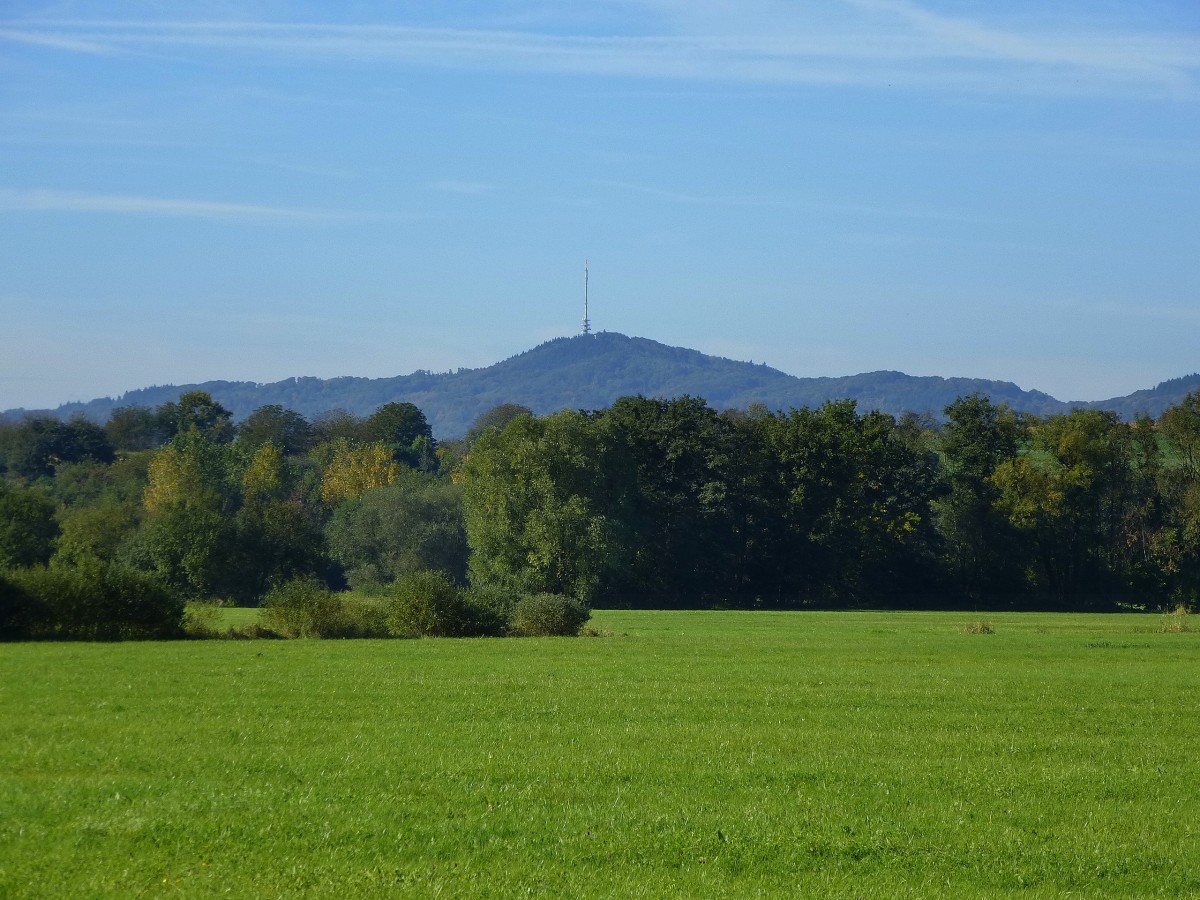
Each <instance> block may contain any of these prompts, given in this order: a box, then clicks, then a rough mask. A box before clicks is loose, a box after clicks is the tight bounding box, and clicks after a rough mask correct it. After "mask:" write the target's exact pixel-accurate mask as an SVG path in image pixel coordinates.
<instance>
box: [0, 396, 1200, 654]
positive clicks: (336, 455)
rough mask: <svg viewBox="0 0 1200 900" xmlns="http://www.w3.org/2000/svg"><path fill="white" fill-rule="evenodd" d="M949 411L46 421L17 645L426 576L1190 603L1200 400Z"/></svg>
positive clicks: (602, 600)
mask: <svg viewBox="0 0 1200 900" xmlns="http://www.w3.org/2000/svg"><path fill="white" fill-rule="evenodd" d="M944 415H945V418H944V421H941V422H935V421H933V420H932V419H930V418H929V417H920V416H916V415H911V414H908V415H904V416H901V417H899V418H895V417H892V416H890V415H887V414H884V413H879V412H867V413H860V412H859V411H858V410H857V408H856V407H855V404H854V403H853V401H840V402H829V403H825V404H823V405H822V406H820V407H817V408H815V409H809V408H803V409H793V410H790V411H788V412H774V411H769V410H767V409H765V408H763V407H752V408H751V409H750V410H748V411H734V410H728V411H724V412H719V411H717V410H715V409H713V408H712V407H710V406H709V405H708V404H707V403H706V402H705V401H703V400H701V399H698V398H694V397H680V398H676V399H671V400H661V399H648V398H645V397H640V396H639V397H625V398H621V399H619V400H617V401H616V402H615V403H613V404H612V405H611V406H609V407H607V408H605V409H600V410H593V411H573V410H565V411H563V412H559V413H555V414H552V415H548V416H542V417H537V416H534V415H532V414H531V413H530V412H529V410H528V409H526V408H524V407H519V406H512V405H506V406H501V407H497V408H496V409H494V410H492V411H490V412H488V413H485V414H484V415H482V416H480V417H479V419H478V420H476V423H475V425H474V426H473V427H472V429H471V430H470V432H468V434H467V435H466V437H465V438H463V439H462V440H458V441H446V442H442V443H441V444H439V443H438V442H437V441H435V440H434V438H433V435H432V432H431V430H430V428H429V425H428V423H427V422H426V420H425V417H424V415H423V414H422V412H421V410H420V409H418V408H417V407H416V406H414V405H413V404H411V403H389V404H386V405H384V406H382V407H380V408H379V409H377V410H376V411H375V412H374V413H373V414H372V415H370V416H367V417H358V416H354V415H351V414H349V413H346V412H343V411H334V412H331V413H328V414H326V415H324V416H321V417H319V418H317V419H315V420H313V421H309V420H308V419H306V418H305V417H304V416H302V415H300V414H298V413H296V412H294V411H291V410H288V409H285V408H283V407H281V406H278V405H272V406H265V407H262V408H260V409H258V410H256V411H255V412H254V413H252V414H251V415H250V416H249V417H247V418H246V419H245V420H244V421H242V422H241V423H237V424H235V423H234V422H233V420H232V416H231V414H230V413H229V411H228V410H226V409H225V408H223V407H222V406H221V405H220V404H219V403H217V402H216V401H214V400H213V398H212V397H211V396H209V395H208V394H206V393H204V392H199V391H193V392H188V393H185V394H183V395H182V396H180V397H179V399H178V400H177V401H171V402H168V403H164V404H162V405H160V406H158V407H156V408H153V409H152V408H148V407H136V406H135V407H125V408H121V409H117V410H115V411H114V412H113V413H112V414H111V416H110V418H109V419H108V421H107V422H106V423H105V424H104V425H103V426H100V425H96V424H94V423H91V422H88V421H86V420H83V419H76V420H72V421H68V422H61V421H58V420H55V419H53V418H50V417H37V416H34V417H30V418H27V419H26V420H24V421H22V422H19V423H13V424H7V425H3V426H0V590H2V591H4V594H3V596H4V597H6V598H8V599H6V600H5V603H6V608H7V610H8V612H6V613H2V614H0V630H4V629H5V628H7V629H8V631H9V632H10V633H17V632H19V630H20V629H19V628H18V627H17V625H14V624H12V623H13V622H14V621H15V620H16V618H19V616H18V615H17V613H15V612H13V610H14V609H15V608H16V605H18V604H17V601H16V600H13V599H12V598H13V597H16V596H17V594H16V593H15V592H17V591H18V589H19V590H21V591H24V592H25V594H29V593H33V594H35V595H36V594H37V593H38V591H42V592H43V593H47V592H51V593H52V592H53V591H55V590H57V591H58V593H59V594H60V595H62V596H67V597H68V598H70V597H74V599H68V600H61V601H60V602H59V606H60V607H61V609H63V610H68V612H63V613H61V615H63V616H68V617H69V616H75V617H76V619H78V621H79V622H82V623H84V624H83V625H78V626H77V627H76V629H75V630H76V632H78V633H80V634H82V635H84V636H88V635H90V636H105V635H106V634H107V635H109V636H112V635H114V634H116V635H117V636H121V635H125V634H128V635H135V634H165V633H166V632H167V631H169V630H170V627H171V622H175V623H176V624H177V621H178V617H179V616H180V615H181V614H182V612H181V611H182V608H183V607H182V604H183V602H184V601H185V600H221V601H224V602H232V603H237V604H241V605H255V604H258V603H261V602H263V600H264V598H266V597H268V596H270V594H271V591H272V590H278V589H280V588H281V586H284V585H288V584H290V583H292V582H295V581H297V580H300V581H304V582H305V583H307V584H310V585H318V586H320V588H321V589H322V590H326V591H329V592H337V591H342V590H344V589H346V588H353V589H355V590H356V592H358V593H363V594H367V595H369V594H370V593H371V592H373V591H383V590H386V589H388V588H389V586H392V585H394V584H395V583H396V582H397V581H398V580H403V579H406V578H411V577H413V576H416V575H418V574H420V573H430V572H433V573H439V576H438V577H439V578H441V579H442V581H443V582H444V583H447V584H451V585H455V586H457V587H458V588H460V589H465V588H467V587H468V586H469V587H470V589H471V590H472V591H474V592H475V593H474V596H475V597H477V598H478V597H491V598H493V600H492V601H491V602H492V607H493V609H495V608H501V609H507V610H509V611H511V609H512V608H513V604H514V603H515V602H516V598H521V597H527V596H542V597H545V596H557V597H566V598H573V600H574V601H577V602H578V603H579V604H582V605H585V606H644V607H670V608H685V607H731V608H777V609H785V608H801V607H848V606H874V607H943V608H972V607H986V608H1014V609H1064V610H1113V609H1120V608H1125V607H1158V606H1167V605H1178V604H1182V605H1191V604H1193V603H1194V602H1195V600H1196V598H1197V594H1198V591H1200V395H1198V394H1189V395H1188V396H1187V397H1186V399H1185V400H1183V401H1182V402H1181V403H1179V404H1177V405H1176V406H1174V407H1171V408H1170V409H1168V410H1167V411H1166V412H1164V413H1163V414H1162V415H1161V416H1159V417H1158V418H1157V419H1156V420H1152V419H1150V418H1148V417H1142V418H1139V419H1137V420H1136V421H1134V422H1133V423H1132V424H1129V423H1125V422H1123V421H1121V420H1120V419H1119V417H1117V416H1116V415H1115V414H1112V413H1106V412H1101V411H1097V410H1074V411H1072V412H1069V413H1066V414H1061V415H1053V416H1048V417H1037V416H1031V415H1024V414H1018V413H1015V412H1013V411H1012V410H1011V409H1009V408H1008V407H1007V406H1005V405H1003V404H1000V405H997V404H994V403H992V402H991V401H990V400H989V399H988V398H987V397H985V396H983V395H980V394H972V395H970V396H966V397H960V398H959V399H958V400H956V401H955V402H954V403H952V404H950V405H949V406H948V407H947V408H946V409H945V411H944ZM5 585H7V587H5ZM14 585H16V587H14ZM56 585H57V587H55V586H56ZM301 593H302V592H301ZM298 595H299V594H297V593H296V592H295V591H294V590H293V592H292V595H291V596H298ZM89 598H91V599H89ZM97 598H99V599H97ZM139 598H141V599H139ZM155 598H157V600H155ZM496 598H501V599H496ZM153 603H158V605H159V606H160V607H161V608H162V610H163V612H162V617H161V618H162V620H163V622H164V623H166V624H163V625H162V628H160V629H159V630H158V631H156V630H155V629H156V628H158V626H157V625H155V624H154V622H150V621H147V622H143V623H142V625H141V626H138V627H131V628H126V629H125V631H123V632H122V631H120V629H118V630H117V631H116V632H114V631H112V629H111V628H110V629H109V631H108V632H106V631H105V625H104V621H105V615H108V614H107V613H99V612H97V610H98V609H101V608H103V609H109V608H112V609H117V610H118V611H119V616H124V617H125V619H122V621H125V620H129V621H134V622H136V621H137V616H138V613H137V610H138V609H148V608H149V607H150V606H151V605H153ZM112 615H118V613H113V614H112ZM5 616H7V620H11V621H9V624H8V625H5V621H7V620H6V619H5ZM109 618H111V615H110V616H109ZM155 621H157V620H155ZM139 628H140V629H141V630H140V631H139V630H138V629H139Z"/></svg>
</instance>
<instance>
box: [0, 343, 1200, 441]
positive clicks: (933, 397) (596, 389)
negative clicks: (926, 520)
mask: <svg viewBox="0 0 1200 900" xmlns="http://www.w3.org/2000/svg"><path fill="white" fill-rule="evenodd" d="M187 390H202V391H208V392H209V393H210V394H212V396H213V397H214V398H215V399H216V400H218V401H219V402H220V403H222V404H224V405H225V406H226V407H227V408H228V409H230V410H231V411H232V412H233V414H234V417H235V418H237V419H241V418H244V417H245V416H247V415H249V414H250V413H251V412H252V411H254V410H255V409H257V408H258V407H260V406H265V405H267V404H271V403H277V404H279V405H281V406H283V407H285V408H288V409H294V410H296V411H297V412H300V413H302V414H304V415H305V416H307V417H309V418H313V417H316V416H319V415H320V414H321V413H323V412H326V411H328V410H331V409H338V408H340V409H345V410H347V411H349V412H352V413H355V414H356V415H367V414H369V413H370V412H372V411H373V410H374V409H375V408H376V407H378V406H380V405H382V404H384V403H390V402H403V401H407V402H410V403H415V404H416V405H417V406H419V407H420V408H421V410H422V411H423V412H424V413H425V416H426V418H427V419H428V421H429V424H430V426H431V427H432V428H433V431H434V434H435V435H437V436H438V437H439V438H450V437H458V436H460V435H462V434H464V433H465V432H466V430H467V429H468V428H469V427H470V425H471V422H472V421H473V420H474V419H475V417H476V416H478V415H479V414H480V413H482V412H486V411H487V410H489V409H491V408H492V407H494V406H499V405H500V404H502V403H519V404H522V405H524V406H528V407H529V408H530V409H532V410H533V411H534V412H535V413H538V414H539V415H542V414H545V413H550V412H555V411H557V410H560V409H567V408H570V409H599V408H602V407H605V406H608V405H609V404H611V403H612V402H613V400H615V399H616V398H617V397H621V396H624V395H627V394H643V395H645V396H648V397H676V396H679V395H682V394H691V395H692V396H696V397H703V398H704V399H705V400H707V401H708V403H709V405H711V406H713V407H714V408H716V409H728V408H736V409H745V408H747V407H749V406H750V405H751V404H752V403H761V404H763V405H764V406H766V407H767V408H768V409H773V410H774V409H785V410H786V409H789V408H791V407H801V406H818V405H820V404H821V403H824V402H825V401H826V400H837V399H852V400H855V401H857V402H858V406H859V409H860V410H869V409H878V410H882V411H884V412H888V413H892V414H893V415H899V414H900V413H903V412H909V411H911V412H918V413H925V412H929V413H933V414H934V415H940V414H941V411H942V409H943V408H944V407H945V406H946V405H947V404H949V403H951V402H952V401H953V400H954V399H955V398H956V397H960V396H963V395H965V394H969V393H972V392H973V391H979V392H981V393H984V394H987V395H988V396H989V397H991V399H992V400H993V401H995V402H996V403H1008V404H1009V405H1010V406H1012V407H1013V408H1014V409H1017V410H1021V411H1024V412H1031V413H1037V414H1040V415H1047V414H1051V413H1057V412H1065V411H1066V410H1068V409H1071V408H1072V407H1078V406H1089V407H1096V408H1100V409H1109V410H1113V411H1114V412H1117V413H1120V414H1121V415H1122V416H1123V417H1125V418H1132V417H1133V416H1134V415H1136V414H1137V413H1139V412H1147V413H1149V414H1151V415H1157V414H1158V413H1159V412H1161V411H1162V410H1163V409H1165V408H1166V407H1167V406H1169V405H1171V404H1173V403H1177V402H1178V401H1179V400H1181V399H1182V398H1183V397H1184V395H1185V394H1186V393H1187V392H1188V391H1189V390H1200V375H1191V376H1188V377H1186V378H1177V379H1174V380H1172V381H1168V382H1164V383H1163V384H1161V385H1159V386H1158V387H1156V388H1154V389H1152V390H1145V391H1138V392H1137V393H1135V394H1131V395H1130V396H1128V397H1119V398H1115V399H1112V400H1104V401H1098V402H1095V403H1064V402H1063V401H1061V400H1056V399H1055V398H1054V397H1051V396H1050V395H1049V394H1044V393H1042V392H1040V391H1026V390H1022V389H1021V388H1019V387H1017V385H1015V384H1013V383H1011V382H1008V381H988V380H984V379H979V378H940V377H936V376H922V377H918V376H913V375H905V374H904V373H902V372H868V373H864V374H861V375H848V376H845V377H841V378H797V377H795V376H794V375H788V374H787V373H785V372H780V371H779V370H778V369H772V368H770V367H769V366H767V365H762V364H755V363H748V362H737V361H735V360H731V359H725V358H723V357H718V356H708V355H707V354H704V353H700V352H698V351H696V350H687V349H684V348H682V347H669V346H667V345H665V344H660V343H658V342H657V341H652V340H648V339H646V338H638V337H627V336H625V335H623V334H617V333H615V332H599V333H596V334H580V335H576V336H574V337H563V338H555V339H554V340H551V341H547V342H546V343H544V344H540V345H539V346H537V347H534V348H533V349H532V350H527V351H525V352H524V353H520V354H518V355H516V356H513V357H511V358H510V359H506V360H504V361H503V362H498V363H496V364H495V365H491V366H487V367H485V368H480V369H460V370H458V371H457V372H447V373H443V374H435V373H432V372H425V371H417V372H414V373H412V374H411V375H398V376H396V377H394V378H352V377H342V378H329V379H322V378H288V379H285V380H283V381H277V382H274V383H271V384H256V383H254V382H248V381H207V382H204V383H203V384H188V385H163V386H159V387H149V388H142V389H140V390H135V391H130V392H128V393H126V394H124V395H122V396H121V397H119V398H115V399H114V398H103V399H98V400H92V401H89V402H86V403H68V404H64V405H63V406H60V407H59V408H58V409H56V410H53V414H54V415H58V416H62V417H65V416H70V415H73V414H76V413H82V414H83V415H85V416H87V417H88V418H91V419H94V420H97V421H103V420H104V419H105V418H107V416H108V415H109V413H111V412H112V410H113V409H114V408H116V407H118V406H132V405H144V406H157V405H158V404H160V403H163V402H165V401H167V400H175V399H177V398H178V396H179V394H180V393H181V392H182V391H187ZM18 412H21V411H10V412H9V413H8V415H9V416H11V415H13V414H14V413H18Z"/></svg>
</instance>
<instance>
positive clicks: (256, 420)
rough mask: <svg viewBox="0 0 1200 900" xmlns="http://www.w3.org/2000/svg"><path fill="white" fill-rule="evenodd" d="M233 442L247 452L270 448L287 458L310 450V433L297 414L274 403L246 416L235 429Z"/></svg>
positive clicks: (305, 421) (302, 418) (310, 428)
mask: <svg viewBox="0 0 1200 900" xmlns="http://www.w3.org/2000/svg"><path fill="white" fill-rule="evenodd" d="M237 440H238V444H239V445H241V446H243V447H245V448H246V449H248V450H251V451H253V450H257V449H258V448H260V447H262V446H264V445H266V444H274V445H275V446H276V447H278V448H279V449H280V450H282V451H283V452H284V453H285V454H287V455H288V456H298V455H300V454H303V453H306V452H307V451H308V450H309V448H310V447H311V446H312V441H313V430H312V426H311V425H310V424H309V423H308V420H307V419H306V418H304V416H302V415H300V413H298V412H296V411H295V410H291V409H284V408H283V407H282V406H280V405H279V404H277V403H276V404H271V405H269V406H260V407H259V408H258V409H256V410H255V411H254V412H252V413H250V415H249V416H247V417H246V419H245V420H244V421H243V422H242V423H241V424H240V425H239V426H238V427H237Z"/></svg>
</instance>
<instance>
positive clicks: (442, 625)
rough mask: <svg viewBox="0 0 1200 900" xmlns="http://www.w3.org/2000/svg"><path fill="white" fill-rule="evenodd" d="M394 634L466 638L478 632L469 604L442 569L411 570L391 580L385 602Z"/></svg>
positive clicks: (390, 628)
mask: <svg viewBox="0 0 1200 900" xmlns="http://www.w3.org/2000/svg"><path fill="white" fill-rule="evenodd" d="M384 610H385V613H384V615H385V618H386V621H387V628H388V633H389V634H391V635H392V636H393V637H414V638H415V637H464V636H467V635H471V634H475V633H477V631H476V623H475V622H474V621H473V619H472V616H471V610H470V607H469V606H468V605H467V604H466V603H465V602H464V601H463V597H462V595H461V593H460V592H459V590H458V588H457V587H455V585H454V582H452V581H451V580H450V579H449V578H447V577H446V575H445V574H443V573H442V572H428V571H427V572H412V573H410V574H407V575H401V576H399V577H398V578H397V579H396V580H395V581H394V582H392V586H391V589H390V590H389V591H388V594H387V598H386V600H385V601H384Z"/></svg>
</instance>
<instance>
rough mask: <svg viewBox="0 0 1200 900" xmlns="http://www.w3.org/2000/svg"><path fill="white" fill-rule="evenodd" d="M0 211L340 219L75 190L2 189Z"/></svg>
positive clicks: (338, 215)
mask: <svg viewBox="0 0 1200 900" xmlns="http://www.w3.org/2000/svg"><path fill="white" fill-rule="evenodd" d="M0 212H23V213H57V212H68V213H107V214H113V215H138V216H159V217H169V218H183V219H216V220H223V221H241V222H313V221H320V220H325V219H330V218H341V217H343V214H341V213H331V212H326V211H321V210H308V209H295V208H290V207H278V206H258V205H253V204H246V203H222V202H214V201H211V200H180V199H170V198H163V197H141V196H131V195H123V194H91V193H83V192H77V191H55V190H4V189H0Z"/></svg>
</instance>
